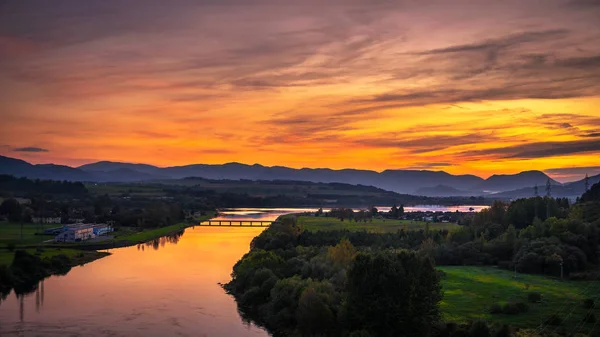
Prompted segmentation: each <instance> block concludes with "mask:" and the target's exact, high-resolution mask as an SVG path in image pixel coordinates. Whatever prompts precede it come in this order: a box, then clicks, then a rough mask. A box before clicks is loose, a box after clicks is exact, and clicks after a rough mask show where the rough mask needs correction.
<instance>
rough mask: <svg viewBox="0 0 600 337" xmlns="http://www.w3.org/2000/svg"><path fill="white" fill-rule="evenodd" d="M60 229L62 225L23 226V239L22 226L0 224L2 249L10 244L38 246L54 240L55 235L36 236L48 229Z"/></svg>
mask: <svg viewBox="0 0 600 337" xmlns="http://www.w3.org/2000/svg"><path fill="white" fill-rule="evenodd" d="M53 227H60V224H31V223H26V224H23V238H22V239H21V224H19V223H15V222H0V247H2V246H5V245H7V244H9V243H13V244H15V245H20V244H36V243H41V242H43V241H46V240H51V239H53V238H54V236H53V235H36V233H41V232H43V231H44V229H46V228H53Z"/></svg>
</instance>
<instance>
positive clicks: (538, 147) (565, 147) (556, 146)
mask: <svg viewBox="0 0 600 337" xmlns="http://www.w3.org/2000/svg"><path fill="white" fill-rule="evenodd" d="M596 152H600V139H591V140H574V141H566V142H534V143H527V144H523V145H515V146H508V147H501V148H492V149H486V150H474V151H465V152H461V153H460V155H461V156H462V157H482V156H483V157H491V158H503V159H532V158H545V157H555V156H568V155H572V154H577V153H596Z"/></svg>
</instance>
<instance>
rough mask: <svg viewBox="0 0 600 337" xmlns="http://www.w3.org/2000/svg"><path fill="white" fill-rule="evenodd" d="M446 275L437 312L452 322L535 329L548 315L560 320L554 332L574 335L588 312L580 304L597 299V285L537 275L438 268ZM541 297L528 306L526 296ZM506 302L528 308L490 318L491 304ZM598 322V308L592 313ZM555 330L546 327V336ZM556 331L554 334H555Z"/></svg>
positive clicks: (599, 294) (461, 268)
mask: <svg viewBox="0 0 600 337" xmlns="http://www.w3.org/2000/svg"><path fill="white" fill-rule="evenodd" d="M439 269H441V270H443V271H444V272H446V277H445V279H443V280H442V287H443V291H444V299H443V301H442V303H441V309H442V313H443V316H444V319H446V320H451V321H455V322H466V321H470V320H476V319H483V320H486V321H488V322H494V321H496V322H500V323H506V324H511V325H516V326H519V327H522V328H537V327H539V326H540V323H541V322H543V321H545V320H546V319H547V318H548V317H549V316H551V315H552V314H557V315H558V316H560V317H561V319H562V320H563V324H562V325H561V326H560V327H559V328H558V329H562V328H566V329H567V331H574V328H575V327H577V326H578V324H579V323H580V322H581V321H582V320H583V318H584V317H585V315H586V314H587V313H588V310H589V309H585V308H584V307H583V300H584V299H585V298H589V297H595V298H596V301H598V300H599V298H598V297H599V296H600V282H597V281H560V280H555V279H550V278H547V277H544V276H538V275H525V274H519V275H518V278H517V279H515V278H514V274H513V273H512V272H510V271H507V270H500V269H497V268H492V267H440V268H439ZM532 291H535V292H539V293H541V294H542V298H543V300H542V302H541V303H529V302H528V301H527V295H528V293H529V292H532ZM509 301H514V302H518V301H520V302H525V303H528V304H529V311H528V312H526V313H521V314H517V315H507V314H493V315H492V314H490V313H489V312H488V310H489V308H490V306H491V305H492V304H494V303H499V304H504V303H507V302H509ZM592 312H594V314H595V315H596V318H598V319H600V306H598V305H597V308H596V309H592ZM592 326H593V323H592V324H590V323H586V324H584V325H583V327H582V330H583V331H587V330H589V329H590V328H591V327H592ZM555 328H556V327H555V326H549V327H548V328H546V330H545V331H546V332H548V331H553V330H554V329H555ZM558 329H557V331H559V330H558Z"/></svg>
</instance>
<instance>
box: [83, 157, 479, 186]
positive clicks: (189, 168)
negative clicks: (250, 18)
mask: <svg viewBox="0 0 600 337" xmlns="http://www.w3.org/2000/svg"><path fill="white" fill-rule="evenodd" d="M139 165H141V164H126V163H111V162H99V163H94V164H88V165H84V166H80V167H79V169H83V170H86V171H89V172H96V173H97V172H100V171H107V170H115V169H120V168H130V169H132V170H139V171H140V172H145V173H149V174H152V175H154V176H158V175H159V174H160V175H162V176H164V177H168V178H171V179H182V178H186V177H200V178H205V179H233V180H237V179H248V180H295V181H311V182H318V183H331V182H339V183H346V184H353V185H358V184H362V185H367V186H375V187H379V188H383V189H386V190H389V191H394V192H398V193H412V192H414V191H415V190H417V189H419V188H423V187H434V186H437V185H440V184H443V185H446V186H449V187H452V188H455V189H469V188H470V187H472V186H474V185H476V184H477V183H479V182H482V181H483V179H481V178H480V177H477V176H474V175H452V174H449V173H446V172H443V171H414V170H386V171H383V172H381V173H378V172H375V171H368V170H354V169H343V170H332V169H328V168H316V169H311V168H302V169H293V168H289V167H283V166H273V167H268V166H262V165H259V164H254V165H246V164H240V163H227V164H223V165H208V164H194V165H186V166H173V167H165V168H158V167H155V166H150V165H143V166H141V167H140V166H139Z"/></svg>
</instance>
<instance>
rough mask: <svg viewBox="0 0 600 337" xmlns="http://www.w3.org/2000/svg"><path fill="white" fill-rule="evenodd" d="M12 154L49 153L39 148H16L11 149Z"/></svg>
mask: <svg viewBox="0 0 600 337" xmlns="http://www.w3.org/2000/svg"><path fill="white" fill-rule="evenodd" d="M13 151H14V152H49V150H47V149H43V148H41V147H33V146H28V147H17V148H14V149H13Z"/></svg>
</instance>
